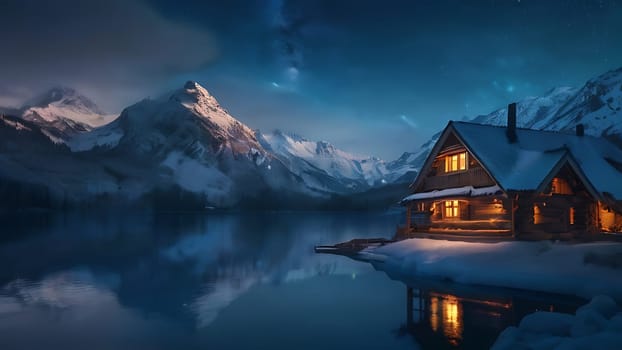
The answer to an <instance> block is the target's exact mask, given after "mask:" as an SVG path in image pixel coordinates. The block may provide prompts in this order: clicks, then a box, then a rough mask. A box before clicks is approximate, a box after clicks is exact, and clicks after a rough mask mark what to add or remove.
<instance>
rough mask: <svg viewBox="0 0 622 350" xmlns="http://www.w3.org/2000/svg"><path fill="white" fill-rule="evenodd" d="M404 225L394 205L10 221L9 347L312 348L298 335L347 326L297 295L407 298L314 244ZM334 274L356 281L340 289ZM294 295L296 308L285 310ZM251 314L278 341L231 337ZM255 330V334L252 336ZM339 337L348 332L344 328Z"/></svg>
mask: <svg viewBox="0 0 622 350" xmlns="http://www.w3.org/2000/svg"><path fill="white" fill-rule="evenodd" d="M5 219H6V218H5ZM395 222H396V217H394V216H391V215H390V214H389V215H387V214H384V213H379V214H378V213H360V214H358V213H354V214H351V213H339V214H338V215H335V214H323V213H258V214H228V213H218V214H214V215H208V216H206V215H204V214H201V215H163V216H152V215H142V214H140V215H123V216H116V214H115V215H112V216H107V215H103V216H92V215H83V214H79V213H77V214H71V213H70V214H62V215H53V216H50V217H46V218H45V219H41V220H32V225H29V221H28V220H5V221H4V222H3V224H4V226H2V232H0V233H1V234H0V266H3V268H2V269H0V348H2V349H3V350H6V349H23V348H32V349H37V348H45V347H48V348H49V347H51V348H77V349H81V348H101V349H110V348H115V349H119V348H121V349H122V348H131V349H141V348H145V349H175V348H188V349H192V348H205V347H209V348H214V349H218V348H233V349H235V348H279V347H282V348H292V347H295V348H310V346H307V345H304V344H302V345H301V344H298V343H297V342H296V341H298V340H299V339H300V340H305V341H306V343H308V344H313V342H312V341H309V340H310V338H311V337H315V338H317V334H318V333H317V332H320V333H321V334H326V335H328V334H331V332H332V331H333V330H335V331H338V330H340V329H341V328H340V326H339V325H329V324H327V325H326V326H324V325H323V323H324V320H325V314H324V313H323V312H322V309H321V307H315V308H312V309H308V310H306V314H304V315H293V314H291V313H288V311H289V310H295V309H296V308H297V307H298V305H296V304H297V303H298V304H301V306H302V305H304V304H309V305H312V304H313V303H314V302H315V300H316V299H318V301H319V302H320V304H319V305H323V304H322V303H327V302H328V301H331V300H333V299H334V298H335V295H334V293H338V292H336V290H338V289H339V290H341V289H344V288H347V287H348V286H350V285H351V286H354V285H357V286H362V287H357V290H362V291H364V292H362V293H360V295H359V296H358V298H359V299H357V297H356V296H354V297H351V299H352V301H348V300H342V301H341V303H339V304H336V305H333V304H331V305H332V307H334V308H335V309H339V308H347V309H352V308H353V305H354V304H357V302H356V301H355V300H364V298H367V297H369V298H372V297H373V294H374V293H376V294H381V295H386V297H387V298H388V299H389V300H390V302H396V303H398V304H401V302H403V300H400V299H401V298H394V297H392V296H391V294H390V293H391V292H390V291H392V290H395V289H396V287H397V284H389V283H387V281H386V278H384V277H383V276H382V278H381V279H376V280H374V282H369V281H370V279H369V278H356V279H353V278H352V276H364V275H366V274H369V273H372V272H373V269H372V268H371V267H370V266H368V265H366V264H361V263H359V262H355V261H351V260H348V259H343V258H342V257H338V256H326V255H316V254H315V253H314V252H313V246H314V245H317V244H324V243H327V242H328V243H331V242H340V241H345V240H349V239H351V238H354V237H361V236H362V237H379V236H383V235H385V236H388V235H390V234H391V232H392V231H393V230H394V227H395ZM378 275H380V274H378ZM321 277H327V278H321ZM318 278H320V279H318ZM308 280H313V282H312V283H310V284H309V288H306V289H304V290H301V291H299V292H297V293H294V294H292V293H290V291H291V290H292V289H295V288H297V286H299V285H301V284H306V282H305V281H308ZM335 281H341V282H339V283H345V285H342V286H340V287H336V288H334V289H333V288H332V287H331V283H336V282H335ZM378 281H380V282H378ZM263 286H270V290H271V292H270V293H269V294H265V295H261V297H260V298H259V300H258V301H257V302H256V303H254V304H253V305H250V306H249V307H247V308H245V309H244V310H238V309H237V308H236V305H238V304H240V303H243V302H244V300H245V299H249V298H256V297H257V294H258V293H259V292H260V291H262V290H263V289H264V287H263ZM374 291H375V292H374ZM387 291H389V292H387ZM318 293H320V294H318ZM351 293H356V292H355V291H352V292H351ZM361 298H362V299H361ZM288 300H289V301H288ZM285 302H288V303H293V305H292V307H290V308H289V309H285V310H282V309H281V305H283V303H285ZM362 302H363V303H367V302H368V301H362ZM331 303H332V301H331ZM397 307H398V308H399V307H400V306H399V305H398V306H397ZM264 308H265V309H264ZM392 309H395V308H393V307H390V308H387V312H386V313H385V316H386V317H387V318H390V319H393V318H395V315H394V314H392V313H391V310H392ZM364 311H365V312H367V311H366V309H365V308H361V312H364ZM337 312H339V311H337ZM279 313H286V315H283V316H279V317H283V319H282V320H280V319H277V318H276V317H277V315H280V314H279ZM223 314H224V315H223ZM341 314H342V315H343V317H346V315H348V314H350V313H346V312H341ZM301 318H302V321H303V322H302V324H303V325H304V324H305V322H310V321H311V320H314V319H315V320H317V326H316V327H315V328H316V330H314V331H313V332H311V331H310V330H306V331H305V329H304V328H302V329H300V326H298V327H296V324H298V325H300V319H301ZM361 319H362V317H361ZM229 320H235V322H234V323H233V324H229V323H228V322H229ZM271 320H273V322H271ZM277 320H279V321H277ZM343 321H344V322H342V324H343V325H344V327H346V326H347V325H346V322H345V320H343ZM245 322H246V323H248V322H258V324H255V325H254V327H255V329H258V328H259V327H261V325H262V324H272V325H273V327H272V328H271V329H270V330H267V331H266V332H265V335H267V336H268V337H264V334H260V333H257V334H256V339H255V341H254V342H253V343H244V342H245V341H246V339H244V338H240V339H237V338H232V337H231V336H230V334H232V333H234V332H237V330H238V327H239V325H240V324H243V323H245ZM393 322H398V320H394V321H393ZM225 324H226V325H228V326H223V325H225ZM223 327H224V329H223ZM366 327H367V328H369V327H371V326H370V325H367V326H366ZM389 328H390V327H386V328H385V327H383V329H384V330H383V331H382V332H384V333H386V336H387V338H384V339H385V340H384V341H383V343H392V342H394V341H392V340H391V338H390V332H388V331H387V330H388V329H389ZM279 329H289V330H288V333H290V334H297V332H298V333H299V335H298V337H297V338H292V339H291V341H292V343H287V342H285V341H278V342H277V338H278V336H279V335H280V336H282V334H281V332H280V331H279ZM215 330H219V331H215ZM303 331H304V332H303ZM301 332H302V333H301ZM252 334H253V331H247V332H246V337H245V338H247V339H252V338H253V337H252ZM31 335H34V336H31ZM334 336H335V337H336V338H337V337H340V336H343V329H342V334H339V335H337V334H335V335H334ZM357 339H358V338H355V337H352V338H351V341H353V342H356V341H357ZM377 339H381V338H377ZM359 340H360V339H359ZM362 341H366V342H367V343H370V344H371V343H373V342H370V340H362ZM376 341H378V340H376ZM236 342H237V343H236ZM261 342H263V345H262V346H260V345H257V344H261ZM48 344H50V345H49V346H48ZM236 344H237V345H236ZM335 344H338V342H335ZM314 345H315V346H316V348H317V346H320V345H321V344H318V343H316V344H314ZM353 345H356V344H355V343H353Z"/></svg>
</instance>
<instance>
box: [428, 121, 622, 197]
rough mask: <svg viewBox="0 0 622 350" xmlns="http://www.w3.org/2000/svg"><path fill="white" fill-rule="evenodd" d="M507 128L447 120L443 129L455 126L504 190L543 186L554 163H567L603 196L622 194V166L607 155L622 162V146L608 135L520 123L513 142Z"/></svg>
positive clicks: (596, 192) (454, 129)
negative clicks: (613, 142) (617, 166)
mask: <svg viewBox="0 0 622 350" xmlns="http://www.w3.org/2000/svg"><path fill="white" fill-rule="evenodd" d="M506 130H507V128H505V127H500V126H492V125H483V124H475V123H467V122H449V124H448V126H447V128H445V131H444V134H445V133H450V132H453V133H454V134H455V135H456V136H457V137H458V139H459V140H460V141H461V142H462V143H464V145H465V147H466V148H467V149H468V150H469V152H470V153H471V154H473V156H474V157H475V158H476V159H477V160H478V161H479V162H480V163H481V164H482V166H483V167H484V168H485V169H486V170H487V171H488V173H489V174H490V175H491V177H492V178H493V179H494V180H495V181H496V182H497V183H498V184H499V186H500V187H501V188H503V189H504V190H505V191H535V190H541V188H542V184H543V182H544V181H545V180H550V177H551V176H554V175H555V174H552V172H553V170H554V169H557V170H559V168H561V166H563V165H565V164H568V165H569V166H570V167H571V168H573V170H574V171H575V172H576V173H577V175H578V176H579V177H580V178H581V179H582V180H583V181H584V182H586V183H585V185H586V186H587V187H588V190H591V191H594V192H595V193H594V194H597V196H598V197H599V198H600V197H603V193H608V194H610V195H612V196H613V197H614V198H616V199H617V200H622V172H620V171H619V170H618V169H616V168H615V167H614V166H613V165H612V164H611V163H610V161H608V160H607V159H609V160H613V161H615V162H618V163H622V150H620V149H619V148H618V147H616V146H615V145H614V144H612V143H611V142H609V141H608V140H606V139H605V138H598V137H592V136H587V135H585V136H576V135H574V134H565V133H560V132H552V131H540V130H531V129H522V128H517V129H516V135H517V138H518V140H517V142H516V143H510V142H509V141H508V138H507V136H506ZM441 139H443V137H442V136H441V138H439V142H440V140H441ZM435 149H436V150H437V151H438V149H437V148H436V147H435ZM434 156H435V154H431V155H430V157H434ZM429 160H430V159H428V161H429ZM428 161H426V164H425V165H424V166H426V165H427V164H428V163H429V162H428ZM420 175H421V176H423V172H421V173H420Z"/></svg>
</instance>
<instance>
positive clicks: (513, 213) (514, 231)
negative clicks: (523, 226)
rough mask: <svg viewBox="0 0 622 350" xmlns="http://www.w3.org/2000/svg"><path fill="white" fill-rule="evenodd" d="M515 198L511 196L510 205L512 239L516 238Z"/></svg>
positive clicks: (516, 208)
mask: <svg viewBox="0 0 622 350" xmlns="http://www.w3.org/2000/svg"><path fill="white" fill-rule="evenodd" d="M517 197H518V196H512V201H511V205H512V226H511V228H512V238H516V211H517V210H518V203H517Z"/></svg>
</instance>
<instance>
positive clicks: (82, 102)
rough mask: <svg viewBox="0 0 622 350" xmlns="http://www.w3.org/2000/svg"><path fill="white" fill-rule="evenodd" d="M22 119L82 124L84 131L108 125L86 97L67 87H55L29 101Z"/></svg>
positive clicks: (105, 116) (25, 105) (97, 108)
mask: <svg viewBox="0 0 622 350" xmlns="http://www.w3.org/2000/svg"><path fill="white" fill-rule="evenodd" d="M21 114H22V118H24V119H26V120H30V121H34V122H39V123H43V122H47V123H54V122H57V121H65V122H66V123H68V124H83V125H84V126H85V128H86V129H88V128H93V127H98V126H101V125H104V124H107V123H109V122H110V121H111V120H112V119H113V118H114V116H110V115H106V114H105V113H104V112H102V111H101V109H100V108H99V107H98V106H97V105H96V104H95V102H93V101H92V100H91V99H89V98H88V97H86V96H84V95H81V94H79V93H78V92H77V91H76V90H74V89H72V88H68V87H55V88H52V89H50V90H48V91H47V92H45V93H43V94H41V95H39V96H37V97H35V98H33V99H31V100H30V101H28V102H26V103H25V104H24V107H22V113H21Z"/></svg>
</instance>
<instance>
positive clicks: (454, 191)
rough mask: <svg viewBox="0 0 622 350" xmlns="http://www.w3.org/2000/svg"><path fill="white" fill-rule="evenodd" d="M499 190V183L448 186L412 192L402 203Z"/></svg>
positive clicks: (489, 192)
mask: <svg viewBox="0 0 622 350" xmlns="http://www.w3.org/2000/svg"><path fill="white" fill-rule="evenodd" d="M497 192H501V188H500V187H499V186H497V185H495V186H489V187H481V188H474V187H473V186H464V187H456V188H447V189H444V190H434V191H430V192H421V193H415V194H411V195H410V196H408V197H405V198H404V199H402V201H401V203H406V202H410V201H414V200H418V199H430V198H441V197H454V196H461V197H477V196H488V195H493V194H497Z"/></svg>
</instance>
